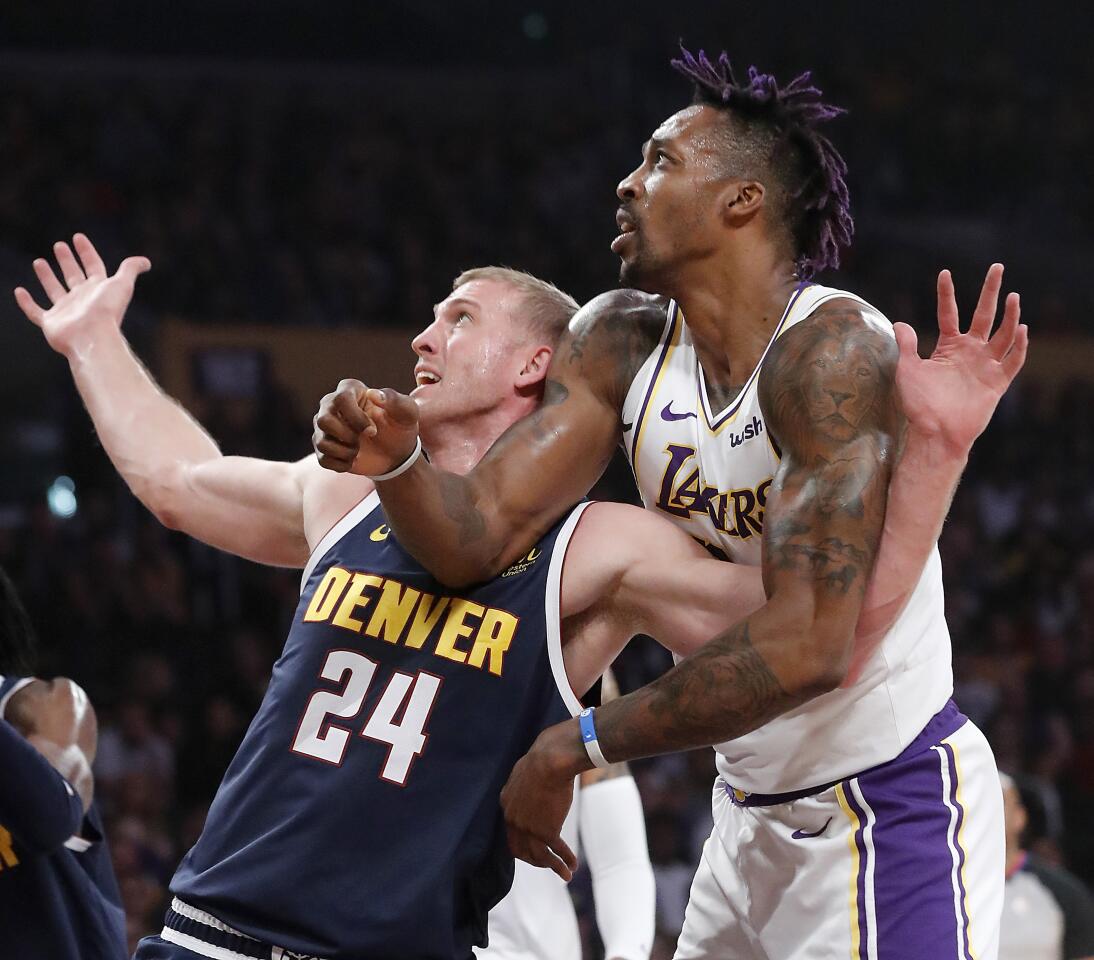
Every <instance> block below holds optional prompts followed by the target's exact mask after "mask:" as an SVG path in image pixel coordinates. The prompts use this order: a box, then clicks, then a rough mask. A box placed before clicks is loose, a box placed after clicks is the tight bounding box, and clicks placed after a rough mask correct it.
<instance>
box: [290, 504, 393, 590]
mask: <svg viewBox="0 0 1094 960" xmlns="http://www.w3.org/2000/svg"><path fill="white" fill-rule="evenodd" d="M378 506H380V494H378V493H377V492H376V490H375V489H374V490H373V491H372V492H371V493H368V494H366V495H365V496H363V497H362V498H361V499H360V500H359V501H358V502H357V503H356V504H355V505H354V506H352V507H350V509H349V511H348V512H347V513H346V514H345V516H343V517H342V519H341V520H339V521H338V522H337V523H336V524H335V525H334V526H333V527H331V528H330V529H329V530H328V531H327V532H326V533H325V534H323V537H322V539H321V540H320V541H319V542H318V543H317V544H316V545H315V549H314V550H313V551H312V552H311V556H310V557H308V562H307V564H306V565H305V567H304V572H303V573H302V574H301V575H300V592H301V593H303V592H304V588H305V587H306V586H307V585H308V577H310V576H311V575H312V571H313V570H314V569H315V568H316V566H317V565H318V563H319V561H320V560H322V559H323V557H325V556H326V555H327V554H328V553H329V552H330V549H331V547H333V546H334V545H335V544H336V543H337V542H338V541H339V540H341V539H342V538H343V537H344V536H345V535H346V534H347V533H349V532H350V530H352V529H353V528H354V527H356V526H357V524H359V523H360V522H361V521H362V520H364V519H365V517H367V516H368V515H369V514H370V513H372V511H373V510H375V509H376V508H377V507H378Z"/></svg>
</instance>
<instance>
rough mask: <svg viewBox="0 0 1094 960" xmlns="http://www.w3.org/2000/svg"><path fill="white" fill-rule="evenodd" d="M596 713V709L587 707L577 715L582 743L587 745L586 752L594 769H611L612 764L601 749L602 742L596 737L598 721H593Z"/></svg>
mask: <svg viewBox="0 0 1094 960" xmlns="http://www.w3.org/2000/svg"><path fill="white" fill-rule="evenodd" d="M595 713H596V708H595V707H586V708H585V709H584V710H582V711H581V713H579V714H578V715H577V722H578V725H579V727H580V728H581V742H582V743H584V744H585V752H586V753H587V754H588V755H589V759H590V760H592V762H593V766H594V767H600V768H604V767H610V766H611V764H610V763H609V762H608V759H607V758H606V757H605V756H604V751H603V750H601V749H600V741H599V740H598V739H597V737H596V721H595V720H593V715H594V714H595Z"/></svg>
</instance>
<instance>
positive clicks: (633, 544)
mask: <svg viewBox="0 0 1094 960" xmlns="http://www.w3.org/2000/svg"><path fill="white" fill-rule="evenodd" d="M575 548H576V553H577V555H578V556H581V555H584V554H586V553H587V554H588V555H589V556H590V557H593V558H594V559H595V558H599V561H600V562H602V561H603V559H604V558H605V557H606V556H607V555H609V554H612V555H615V556H616V557H617V558H618V559H619V561H620V562H623V563H631V562H635V561H637V560H641V559H645V558H647V557H649V556H650V555H651V551H654V552H656V554H657V555H658V556H665V555H671V556H677V555H678V554H680V553H681V552H682V553H687V554H694V555H696V556H705V553H704V551H703V548H702V547H701V546H699V544H698V543H696V542H695V540H693V539H692V538H691V537H690V536H688V535H687V534H686V533H685V532H684V531H683V530H681V529H680V528H679V527H677V526H676V525H675V524H674V523H673V522H672V521H671V520H668V519H667V518H665V517H663V516H661V515H660V514H658V513H657V512H656V511H653V510H647V509H646V508H644V507H638V506H634V505H633V504H630V503H617V502H615V501H610V500H597V501H594V502H592V503H590V504H589V505H588V506H587V507H586V508H585V510H584V512H583V513H582V515H581V519H580V521H579V523H578V525H577V529H576V530H575V531H574V536H573V540H572V543H571V547H570V550H569V551H568V552H567V555H566V556H567V562H569V558H570V555H571V553H572V552H574V551H575Z"/></svg>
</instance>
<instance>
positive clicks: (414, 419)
mask: <svg viewBox="0 0 1094 960" xmlns="http://www.w3.org/2000/svg"><path fill="white" fill-rule="evenodd" d="M312 424H313V426H314V431H313V432H312V446H313V447H314V448H315V453H316V456H317V457H318V458H319V463H320V465H321V466H323V467H326V468H327V469H328V470H334V471H335V472H336V473H357V474H361V475H362V476H366V477H374V476H379V475H380V474H383V473H387V472H388V471H389V470H392V469H394V468H395V467H397V466H398V465H399V464H400V463H402V462H403V461H404V460H406V458H407V457H408V456H409V455H410V454H411V453H412V452H413V450H414V445H415V443H416V442H417V439H418V405H417V404H416V403H415V402H414V401H413V400H412V399H410V397H407V396H404V395H403V394H401V393H398V392H397V391H395V390H391V389H384V390H375V389H370V388H369V387H368V386H366V385H365V384H364V383H362V382H361V381H360V380H342V381H341V382H339V384H338V389H337V390H335V391H334V392H333V393H328V394H327V395H326V396H325V397H323V399H322V401H320V404H319V412H318V413H317V414H316V415H315V418H314V419H313V421H312Z"/></svg>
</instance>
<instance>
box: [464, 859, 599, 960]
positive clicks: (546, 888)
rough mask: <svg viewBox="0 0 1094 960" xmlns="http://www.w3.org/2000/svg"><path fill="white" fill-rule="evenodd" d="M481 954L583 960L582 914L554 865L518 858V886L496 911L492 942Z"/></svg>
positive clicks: (497, 959)
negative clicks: (535, 864) (579, 923)
mask: <svg viewBox="0 0 1094 960" xmlns="http://www.w3.org/2000/svg"><path fill="white" fill-rule="evenodd" d="M475 957H476V958H477V960H581V935H580V934H579V932H578V928H577V914H576V913H575V912H574V904H573V901H572V900H571V899H570V891H569V889H568V888H567V886H566V884H565V883H564V882H563V881H562V880H561V879H560V878H559V876H558V874H556V873H554V871H552V870H544V869H541V868H540V867H533V866H532V865H531V864H528V863H524V862H523V861H522V860H518V861H517V863H516V873H515V874H514V877H513V888H512V889H511V890H510V891H509V893H508V894H507V895H506V897H505V899H504V900H502V901H501V902H500V903H499V904H498V905H497V906H496V907H494V909H493V910H491V911H490V945H489V946H488V947H476V948H475Z"/></svg>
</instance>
